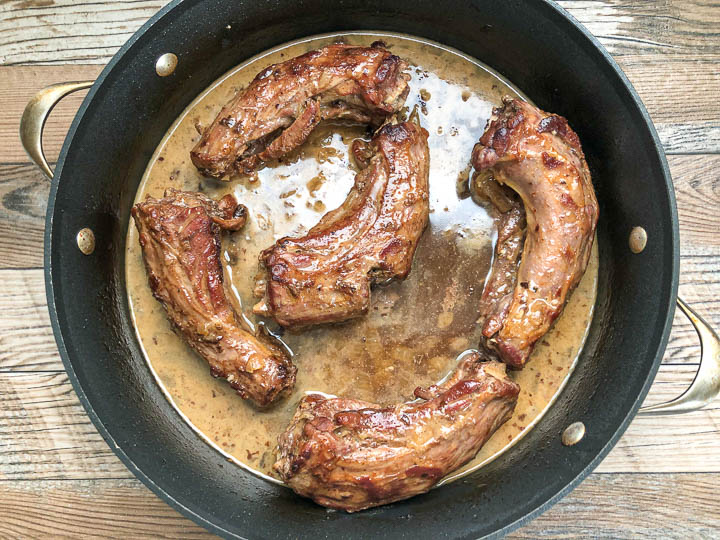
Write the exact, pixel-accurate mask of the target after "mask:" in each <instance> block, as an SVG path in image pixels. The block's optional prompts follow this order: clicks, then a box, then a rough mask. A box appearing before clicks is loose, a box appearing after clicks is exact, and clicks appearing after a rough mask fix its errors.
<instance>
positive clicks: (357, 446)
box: [274, 353, 520, 512]
mask: <svg viewBox="0 0 720 540" xmlns="http://www.w3.org/2000/svg"><path fill="white" fill-rule="evenodd" d="M519 391H520V388H519V387H518V386H517V385H516V384H515V383H514V382H512V381H511V380H510V379H508V378H507V376H506V375H505V366H504V365H503V364H501V363H499V362H483V361H481V358H480V356H479V354H478V353H471V354H469V355H467V356H466V357H465V358H464V359H462V360H461V362H460V363H459V365H458V367H457V368H456V370H455V371H454V373H453V374H452V375H451V376H450V377H449V378H448V379H447V380H446V381H445V382H443V383H441V384H439V385H434V386H430V387H429V388H417V389H416V390H415V395H416V397H417V398H418V399H417V400H415V401H411V402H409V403H402V404H399V405H396V406H394V407H380V406H378V405H376V404H374V403H368V402H364V401H359V400H354V399H345V398H328V397H326V396H324V395H319V394H311V395H308V396H305V397H304V398H303V399H302V400H301V401H300V405H299V406H298V409H297V411H296V413H295V416H294V417H293V419H292V421H291V422H290V426H289V427H288V429H287V431H286V432H285V433H284V434H283V435H281V436H280V439H279V446H278V460H277V462H276V463H275V465H274V468H275V470H276V471H277V473H278V474H279V475H280V477H281V478H282V479H283V480H284V481H285V482H286V483H287V484H288V485H289V486H290V487H291V488H292V489H293V490H295V492H296V493H298V494H300V495H303V496H305V497H310V498H312V499H313V500H314V501H315V502H316V503H318V504H321V505H323V506H326V507H329V508H336V509H340V510H346V511H348V512H356V511H358V510H363V509H365V508H370V507H373V506H378V505H382V504H388V503H391V502H394V501H399V500H402V499H407V498H408V497H412V496H414V495H418V494H420V493H424V492H426V491H428V490H429V489H430V488H431V487H432V486H434V485H435V484H436V483H437V482H438V481H439V480H440V479H441V478H442V477H444V476H445V475H446V474H448V473H449V472H451V471H454V470H455V469H457V468H458V467H460V466H462V465H463V464H464V463H466V462H467V461H469V460H470V459H472V457H473V456H474V455H475V454H476V453H477V451H478V450H479V449H480V447H482V445H483V444H484V443H485V441H487V440H488V439H489V438H490V436H491V435H492V434H493V433H494V432H495V430H496V429H497V428H498V427H500V426H501V425H502V424H503V423H504V422H505V421H506V420H508V419H509V418H510V416H511V415H512V412H513V410H514V408H515V403H516V402H517V397H518V393H519Z"/></svg>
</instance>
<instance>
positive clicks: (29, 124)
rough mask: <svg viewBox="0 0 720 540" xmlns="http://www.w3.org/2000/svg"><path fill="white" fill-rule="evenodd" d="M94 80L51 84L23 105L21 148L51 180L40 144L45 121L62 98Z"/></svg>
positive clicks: (51, 173)
mask: <svg viewBox="0 0 720 540" xmlns="http://www.w3.org/2000/svg"><path fill="white" fill-rule="evenodd" d="M93 82H94V81H75V82H66V83H60V84H53V85H52V86H48V87H47V88H43V89H42V90H40V91H39V92H38V93H37V94H35V95H34V96H33V98H32V99H31V100H30V102H29V103H28V104H27V106H26V107H25V111H24V112H23V115H22V119H21V120H20V140H21V141H22V145H23V148H25V151H26V152H27V154H28V156H30V159H32V160H33V162H34V163H35V165H37V166H38V167H40V169H41V170H42V172H44V173H45V175H46V176H47V177H48V178H49V179H50V180H52V178H53V170H52V169H51V168H50V165H48V162H47V159H45V153H44V152H43V146H42V134H43V128H44V127H45V121H46V120H47V118H48V116H49V115H50V111H52V110H53V108H54V107H55V105H57V104H58V103H59V102H60V100H61V99H62V98H64V97H65V96H67V95H68V94H72V93H73V92H77V91H78V90H84V89H86V88H90V87H91V86H92V85H93Z"/></svg>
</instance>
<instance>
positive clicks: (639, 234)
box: [628, 227, 647, 253]
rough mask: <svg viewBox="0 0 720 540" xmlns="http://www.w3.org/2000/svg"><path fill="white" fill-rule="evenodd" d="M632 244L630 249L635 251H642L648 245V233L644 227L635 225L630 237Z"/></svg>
mask: <svg viewBox="0 0 720 540" xmlns="http://www.w3.org/2000/svg"><path fill="white" fill-rule="evenodd" d="M628 244H629V245H630V251H632V252H633V253H640V252H641V251H642V250H643V249H645V246H646V245H647V233H646V232H645V229H643V228H642V227H633V230H632V231H630V238H629V239H628Z"/></svg>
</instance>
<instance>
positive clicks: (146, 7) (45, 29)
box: [0, 0, 720, 65]
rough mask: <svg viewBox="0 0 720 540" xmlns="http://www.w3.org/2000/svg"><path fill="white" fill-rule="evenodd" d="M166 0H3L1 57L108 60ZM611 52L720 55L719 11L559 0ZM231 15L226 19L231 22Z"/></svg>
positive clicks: (694, 2)
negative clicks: (106, 0) (109, 0)
mask: <svg viewBox="0 0 720 540" xmlns="http://www.w3.org/2000/svg"><path fill="white" fill-rule="evenodd" d="M165 3H166V2H162V1H152V0H150V1H143V0H125V1H116V2H102V1H97V0H81V1H76V0H5V1H4V2H2V3H0V14H1V15H2V16H1V17H0V64H4V65H17V64H72V63H76V64H106V63H107V62H108V61H109V60H110V58H111V57H112V55H113V54H115V52H116V51H117V49H118V48H119V47H120V46H121V45H122V44H123V43H125V41H127V39H128V38H129V37H130V36H131V35H132V34H133V33H134V32H135V31H136V30H137V29H138V28H139V27H140V26H141V25H142V24H143V23H144V22H145V21H147V19H148V18H150V17H151V16H152V15H154V14H155V13H156V12H157V10H158V9H160V8H161V7H162V6H163V5H165ZM559 4H560V5H561V6H562V7H563V8H565V9H566V10H568V11H569V12H570V14H571V15H573V16H574V17H575V18H576V19H578V20H579V21H580V22H581V23H582V24H583V25H585V27H586V28H587V29H588V30H589V31H590V32H591V33H592V34H593V35H595V36H596V37H597V38H598V39H599V41H600V42H601V43H602V44H603V45H604V46H605V47H606V48H607V49H608V51H609V52H610V53H611V54H613V55H614V56H624V55H627V54H638V53H656V54H668V53H672V54H676V55H679V54H685V55H687V56H691V57H695V56H697V55H698V54H720V43H719V42H718V40H717V39H715V40H709V39H707V36H708V35H712V34H713V33H715V32H716V31H717V28H718V26H719V25H720V14H718V10H717V8H716V6H715V3H714V2H713V1H712V0H663V1H661V2H633V1H628V0H624V1H623V0H605V1H601V0H597V1H588V0H561V1H560V2H559ZM229 22H231V21H229Z"/></svg>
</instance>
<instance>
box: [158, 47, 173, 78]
mask: <svg viewBox="0 0 720 540" xmlns="http://www.w3.org/2000/svg"><path fill="white" fill-rule="evenodd" d="M177 65H178V57H177V56H175V55H174V54H173V53H171V52H169V53H165V54H163V55H162V56H161V57H160V58H158V59H157V62H155V71H156V72H157V74H158V75H160V76H161V77H167V76H168V75H172V73H173V71H175V68H176V67H177Z"/></svg>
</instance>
